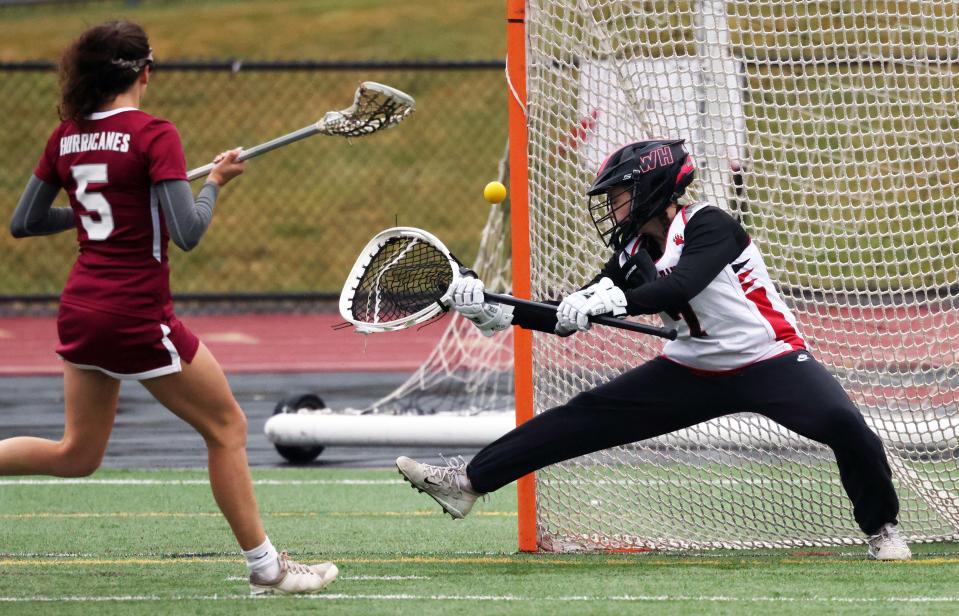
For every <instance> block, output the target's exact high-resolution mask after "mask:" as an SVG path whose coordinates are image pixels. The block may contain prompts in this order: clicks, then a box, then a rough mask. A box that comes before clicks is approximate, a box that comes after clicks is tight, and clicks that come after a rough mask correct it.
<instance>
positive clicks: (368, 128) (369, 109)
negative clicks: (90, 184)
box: [186, 81, 416, 182]
mask: <svg viewBox="0 0 959 616" xmlns="http://www.w3.org/2000/svg"><path fill="white" fill-rule="evenodd" d="M415 108H416V101H414V100H413V97H412V96H410V95H409V94H406V93H405V92H401V91H400V90H397V89H396V88H391V87H390V86H385V85H383V84H381V83H376V82H375V81H364V82H363V83H361V84H360V87H359V88H357V89H356V93H355V94H354V95H353V104H352V105H350V106H349V107H347V108H346V109H342V110H340V111H328V112H326V115H324V116H323V117H322V118H321V119H320V120H319V121H318V122H316V123H314V124H310V125H309V126H305V127H303V128H301V129H299V130H295V131H293V132H291V133H287V134H286V135H283V136H281V137H277V138H276V139H272V140H270V141H267V142H265V143H261V144H260V145H256V146H253V147H252V148H249V149H244V150H243V152H241V153H240V156H239V157H238V158H237V159H236V160H237V162H243V161H244V160H247V159H250V158H253V157H254V156H259V155H260V154H266V153H267V152H270V151H272V150H275V149H277V148H282V147H283V146H285V145H289V144H291V143H293V142H295V141H299V140H301V139H306V138H307V137H312V136H313V135H316V134H323V135H331V136H339V137H363V136H365V135H370V134H372V133H375V132H376V131H378V130H381V129H384V128H389V127H391V126H395V125H397V124H399V123H400V122H402V121H403V120H404V119H405V118H406V116H408V115H409V114H410V113H412V112H413V110H414V109H415ZM212 169H213V163H209V164H206V165H203V166H202V167H197V168H196V169H193V170H191V171H190V172H189V173H187V176H186V177H187V179H188V180H189V181H191V182H192V181H193V180H195V179H197V178H201V177H203V176H205V175H207V174H208V173H210V171H211V170H212Z"/></svg>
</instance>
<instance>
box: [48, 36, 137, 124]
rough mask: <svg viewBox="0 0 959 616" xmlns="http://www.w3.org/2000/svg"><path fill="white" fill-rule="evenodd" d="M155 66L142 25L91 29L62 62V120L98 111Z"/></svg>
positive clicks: (77, 117)
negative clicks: (151, 66) (145, 71)
mask: <svg viewBox="0 0 959 616" xmlns="http://www.w3.org/2000/svg"><path fill="white" fill-rule="evenodd" d="M152 63H153V57H152V53H151V49H150V41H149V40H148V39H147V35H146V32H144V31H143V28H141V27H140V26H139V25H137V24H135V23H132V22H129V21H108V22H106V23H104V24H101V25H99V26H94V27H92V28H90V29H88V30H87V31H85V32H84V33H83V34H81V35H80V36H79V37H78V38H77V40H75V41H74V42H73V43H72V44H71V45H70V47H68V48H67V50H66V51H65V52H64V53H63V56H62V58H61V59H60V104H59V106H58V107H57V111H58V112H59V113H60V118H61V119H63V120H81V119H83V118H84V117H85V116H88V115H90V114H91V113H93V112H95V111H97V110H98V109H100V108H101V107H103V106H104V105H105V104H107V103H109V102H110V101H112V100H113V99H114V98H116V96H117V94H120V93H121V92H124V91H126V90H127V88H129V87H130V86H131V85H132V84H133V82H135V81H136V80H137V77H138V75H139V73H140V71H141V70H143V68H144V67H145V66H147V65H149V64H152Z"/></svg>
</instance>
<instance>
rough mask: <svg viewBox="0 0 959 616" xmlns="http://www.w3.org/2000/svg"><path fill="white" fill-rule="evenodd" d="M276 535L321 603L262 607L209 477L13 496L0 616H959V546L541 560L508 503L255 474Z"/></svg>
mask: <svg viewBox="0 0 959 616" xmlns="http://www.w3.org/2000/svg"><path fill="white" fill-rule="evenodd" d="M255 480H256V481H257V486H256V489H257V494H258V497H259V500H260V506H261V509H262V513H263V517H264V520H265V523H266V527H267V532H268V533H269V534H270V537H271V539H272V540H273V542H274V543H275V544H276V545H277V546H278V548H280V549H287V550H289V551H290V552H291V553H292V554H294V555H295V556H296V557H298V558H300V559H301V560H303V561H310V560H320V559H328V558H329V559H333V560H334V561H335V562H336V563H337V564H338V565H339V567H340V578H339V580H338V581H337V582H336V583H335V584H334V585H333V586H332V587H331V588H330V589H328V590H327V591H326V592H325V593H323V594H320V595H314V596H312V597H309V598H287V597H268V598H260V599H250V598H249V596H248V586H247V584H246V580H245V577H244V575H245V573H246V569H245V567H244V565H243V563H242V560H241V558H240V557H239V555H238V553H237V551H236V546H235V544H234V541H233V537H232V535H231V534H230V532H229V529H228V527H227V525H226V522H225V521H224V519H223V518H222V517H221V516H220V514H219V513H218V512H217V509H216V506H215V504H214V502H213V499H212V496H211V495H210V491H209V487H208V485H207V483H206V475H205V473H204V472H203V471H136V472H132V471H101V472H98V473H97V474H95V475H94V476H93V477H91V478H89V479H81V480H56V479H47V478H34V477H27V478H19V479H18V478H5V479H3V480H2V481H0V529H2V532H0V613H31V614H33V613H50V612H56V613H58V614H88V613H89V612H90V610H91V609H95V610H96V611H97V612H98V613H101V614H130V613H150V614H155V613H177V614H180V613H191V614H200V613H202V614H237V613H245V612H249V611H253V610H263V609H269V610H271V611H274V612H276V611H279V612H281V613H286V612H293V611H308V610H318V609H322V610H323V612H324V613H327V614H338V613H362V614H373V613H376V614H381V613H382V614H451V613H456V614H471V613H483V614H490V613H494V614H495V613H511V614H514V613H515V614H546V613H560V612H564V613H577V614H580V613H590V614H604V613H608V614H622V613H637V612H641V611H655V612H656V613H669V614H687V613H688V614H751V613H771V612H775V613H777V614H792V613H800V612H803V613H808V612H811V611H815V612H816V613H855V614H866V613H868V614H878V613H882V614H913V613H937V614H946V613H959V584H957V580H959V546H956V545H953V544H947V545H943V544H937V545H920V546H914V552H915V553H916V556H915V558H914V560H912V561H911V562H908V563H877V562H870V561H867V560H866V559H865V556H864V554H865V550H864V548H840V549H835V550H828V549H827V550H822V551H817V552H816V554H817V555H809V554H808V553H800V552H797V551H795V550H778V551H763V552H757V551H744V552H718V551H713V552H695V553H694V552H685V553H647V554H616V555H610V554H588V555H538V554H537V555H531V554H518V553H517V552H516V538H515V537H516V530H515V529H516V514H515V511H516V509H515V495H514V491H513V490H512V489H511V488H507V489H504V490H502V491H501V492H500V493H497V494H494V495H492V496H491V498H490V500H489V502H486V503H482V502H481V503H480V504H479V505H478V506H477V508H476V509H474V512H473V514H471V516H470V517H469V518H467V519H466V520H462V521H456V522H454V521H452V520H451V519H450V518H449V517H448V516H443V515H440V513H439V509H438V507H436V506H434V504H433V502H432V501H431V500H429V499H428V498H426V497H425V496H423V495H422V494H417V493H416V492H414V491H412V490H410V489H409V488H408V486H406V484H405V483H402V482H401V481H400V480H399V478H398V477H397V475H396V474H395V472H390V471H382V470H372V471H371V470H354V469H350V470H312V469H278V470H267V471H257V472H255Z"/></svg>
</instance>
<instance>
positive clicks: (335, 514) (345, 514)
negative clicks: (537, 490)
mask: <svg viewBox="0 0 959 616" xmlns="http://www.w3.org/2000/svg"><path fill="white" fill-rule="evenodd" d="M222 515H223V514H221V513H220V512H218V511H190V512H186V511H111V512H99V513H97V512H62V513H58V512H37V513H0V520H32V519H44V518H54V519H70V518H216V517H220V516H222ZM262 515H263V516H264V517H276V518H321V517H329V518H352V517H357V518H402V517H437V516H441V515H444V514H443V513H442V512H440V511H437V510H430V511H328V512H317V511H274V512H270V511H264V512H262ZM472 516H479V517H512V518H515V517H516V512H515V511H477V512H474V513H473V514H472Z"/></svg>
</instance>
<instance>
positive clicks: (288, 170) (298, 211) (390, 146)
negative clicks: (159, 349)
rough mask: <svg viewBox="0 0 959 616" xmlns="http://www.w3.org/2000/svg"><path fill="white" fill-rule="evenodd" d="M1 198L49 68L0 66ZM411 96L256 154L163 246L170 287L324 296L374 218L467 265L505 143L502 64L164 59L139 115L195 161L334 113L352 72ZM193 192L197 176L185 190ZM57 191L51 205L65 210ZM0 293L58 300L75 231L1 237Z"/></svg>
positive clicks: (47, 123)
mask: <svg viewBox="0 0 959 616" xmlns="http://www.w3.org/2000/svg"><path fill="white" fill-rule="evenodd" d="M0 80H2V87H0V116H2V117H5V118H7V119H8V121H7V122H6V123H5V126H6V129H5V130H4V131H2V132H0V202H2V203H3V204H4V205H3V206H2V211H3V215H4V220H5V221H9V220H10V216H11V215H12V212H13V208H14V207H15V205H16V202H17V199H18V198H19V195H20V193H21V191H22V190H23V187H24V185H25V184H26V181H27V179H28V178H29V177H30V174H31V172H32V170H33V168H34V166H35V164H36V161H37V159H38V157H39V156H40V153H41V152H42V150H43V147H44V144H45V143H46V140H47V138H48V137H49V134H50V132H51V131H52V130H53V129H54V127H55V126H56V125H57V116H56V104H57V96H58V91H57V81H56V74H55V72H54V69H53V67H52V66H51V65H48V64H42V63H18V64H9V63H8V64H0ZM366 80H372V81H379V82H382V83H385V84H388V85H391V86H393V87H396V88H399V89H401V90H403V91H405V92H407V93H409V94H411V95H412V96H413V97H414V98H415V99H416V104H417V111H416V112H415V113H414V114H413V115H412V116H410V117H409V118H408V119H407V120H406V121H405V122H404V123H403V124H401V125H399V126H398V127H395V128H392V129H390V130H388V131H385V132H382V133H377V134H374V135H372V136H369V137H365V138H360V139H356V140H353V141H347V140H345V139H342V138H335V137H325V136H315V137H312V138H310V139H307V140H306V141H303V142H299V143H296V144H293V145H290V146H288V147H285V148H282V149H280V150H277V151H275V152H272V153H270V154H268V155H266V156H263V157H260V158H256V159H254V160H252V161H250V162H249V163H248V167H247V171H246V173H245V174H244V175H243V176H241V177H240V178H238V179H237V180H234V182H232V183H231V184H230V185H229V186H227V187H226V188H225V189H224V190H223V191H222V192H221V196H220V199H219V200H218V202H217V207H216V212H215V214H214V217H213V224H212V225H211V227H210V229H209V230H208V232H207V235H206V236H205V237H204V238H203V240H202V241H201V242H200V245H199V246H198V247H197V248H196V249H194V250H193V251H192V252H189V253H184V252H181V251H180V250H178V249H176V247H175V246H172V245H171V250H170V261H171V268H172V272H173V274H172V280H171V284H172V287H173V291H174V295H175V296H177V297H180V298H189V297H198V296H200V297H207V298H219V299H224V298H225V299H227V300H229V299H231V298H233V299H241V298H244V297H246V298H250V297H266V298H277V299H282V298H287V299H289V298H296V297H300V298H303V297H310V298H324V297H327V298H328V297H332V296H334V295H336V294H338V293H339V289H340V286H341V285H342V282H343V280H344V279H345V278H346V275H347V273H348V272H349V269H350V267H351V265H352V263H353V260H354V259H355V257H356V255H357V254H358V252H359V250H360V249H361V248H362V247H363V245H364V244H365V243H366V242H367V241H368V240H369V238H370V237H372V236H373V235H374V234H375V233H376V232H378V231H380V230H382V229H383V228H386V227H389V226H393V225H395V224H397V223H399V224H401V225H408V226H417V227H422V228H425V229H428V230H429V231H431V232H433V233H435V234H436V235H438V236H439V237H440V238H442V239H443V240H444V242H446V243H447V245H448V246H449V247H450V249H451V250H452V251H453V252H454V253H455V254H457V255H458V256H460V257H461V258H463V259H464V260H465V261H466V262H470V261H471V260H472V258H473V256H474V255H475V254H476V249H477V246H478V242H479V236H480V232H481V230H482V228H483V224H484V222H485V220H486V217H487V214H488V206H487V205H486V204H485V202H484V201H483V199H482V196H481V191H482V187H483V185H484V184H485V183H486V182H487V181H489V180H490V179H493V178H495V177H496V173H497V164H498V162H499V160H500V158H501V157H502V155H503V151H504V146H505V143H506V85H505V80H504V78H503V63H502V62H498V61H491V62H455V63H454V62H446V63H437V62H433V63H388V64H387V63H318V62H293V63H291V62H283V63H248V64H242V63H240V62H221V63H169V64H165V65H161V66H160V67H159V70H158V71H157V72H156V73H155V75H154V78H153V80H152V81H151V83H150V88H149V90H148V92H147V94H146V97H145V99H144V101H143V109H144V111H146V112H148V113H151V114H153V115H156V116H159V117H163V118H166V119H169V120H171V121H172V122H174V123H175V124H176V126H177V128H178V129H179V131H180V135H181V137H182V140H183V147H184V149H185V151H186V155H187V166H188V168H193V167H196V166H199V165H201V164H204V163H206V162H208V161H210V160H211V159H212V157H213V156H214V155H215V154H217V153H218V152H220V151H222V150H224V149H227V148H230V147H234V146H252V145H256V144H257V143H260V142H263V141H266V140H268V139H272V138H273V137H276V136H278V135H281V134H284V133H287V132H289V131H291V130H294V129H297V128H300V127H302V126H306V125H308V124H311V123H313V122H315V121H316V120H318V119H319V118H320V117H322V115H323V114H324V113H325V112H327V111H330V110H338V109H342V108H344V107H347V106H348V105H349V104H350V103H351V102H352V97H353V92H354V91H355V89H356V87H357V86H358V85H359V83H360V82H361V81H366ZM194 187H195V189H199V183H195V184H194ZM65 204H66V199H65V195H64V194H63V193H61V195H60V197H59V198H58V200H57V205H65ZM0 252H2V254H3V263H2V268H0V296H2V297H3V298H4V299H6V300H7V301H8V302H9V301H11V300H22V299H25V298H28V297H33V298H44V297H45V298H55V297H56V295H57V294H59V292H60V289H61V287H62V285H63V282H64V280H65V279H66V276H67V273H68V272H69V269H70V266H71V264H72V262H73V260H74V258H75V256H76V238H75V234H74V233H70V232H68V233H63V234H61V235H59V236H56V237H42V238H29V239H25V240H14V239H13V238H12V237H11V236H10V235H9V234H8V233H2V234H0Z"/></svg>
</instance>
